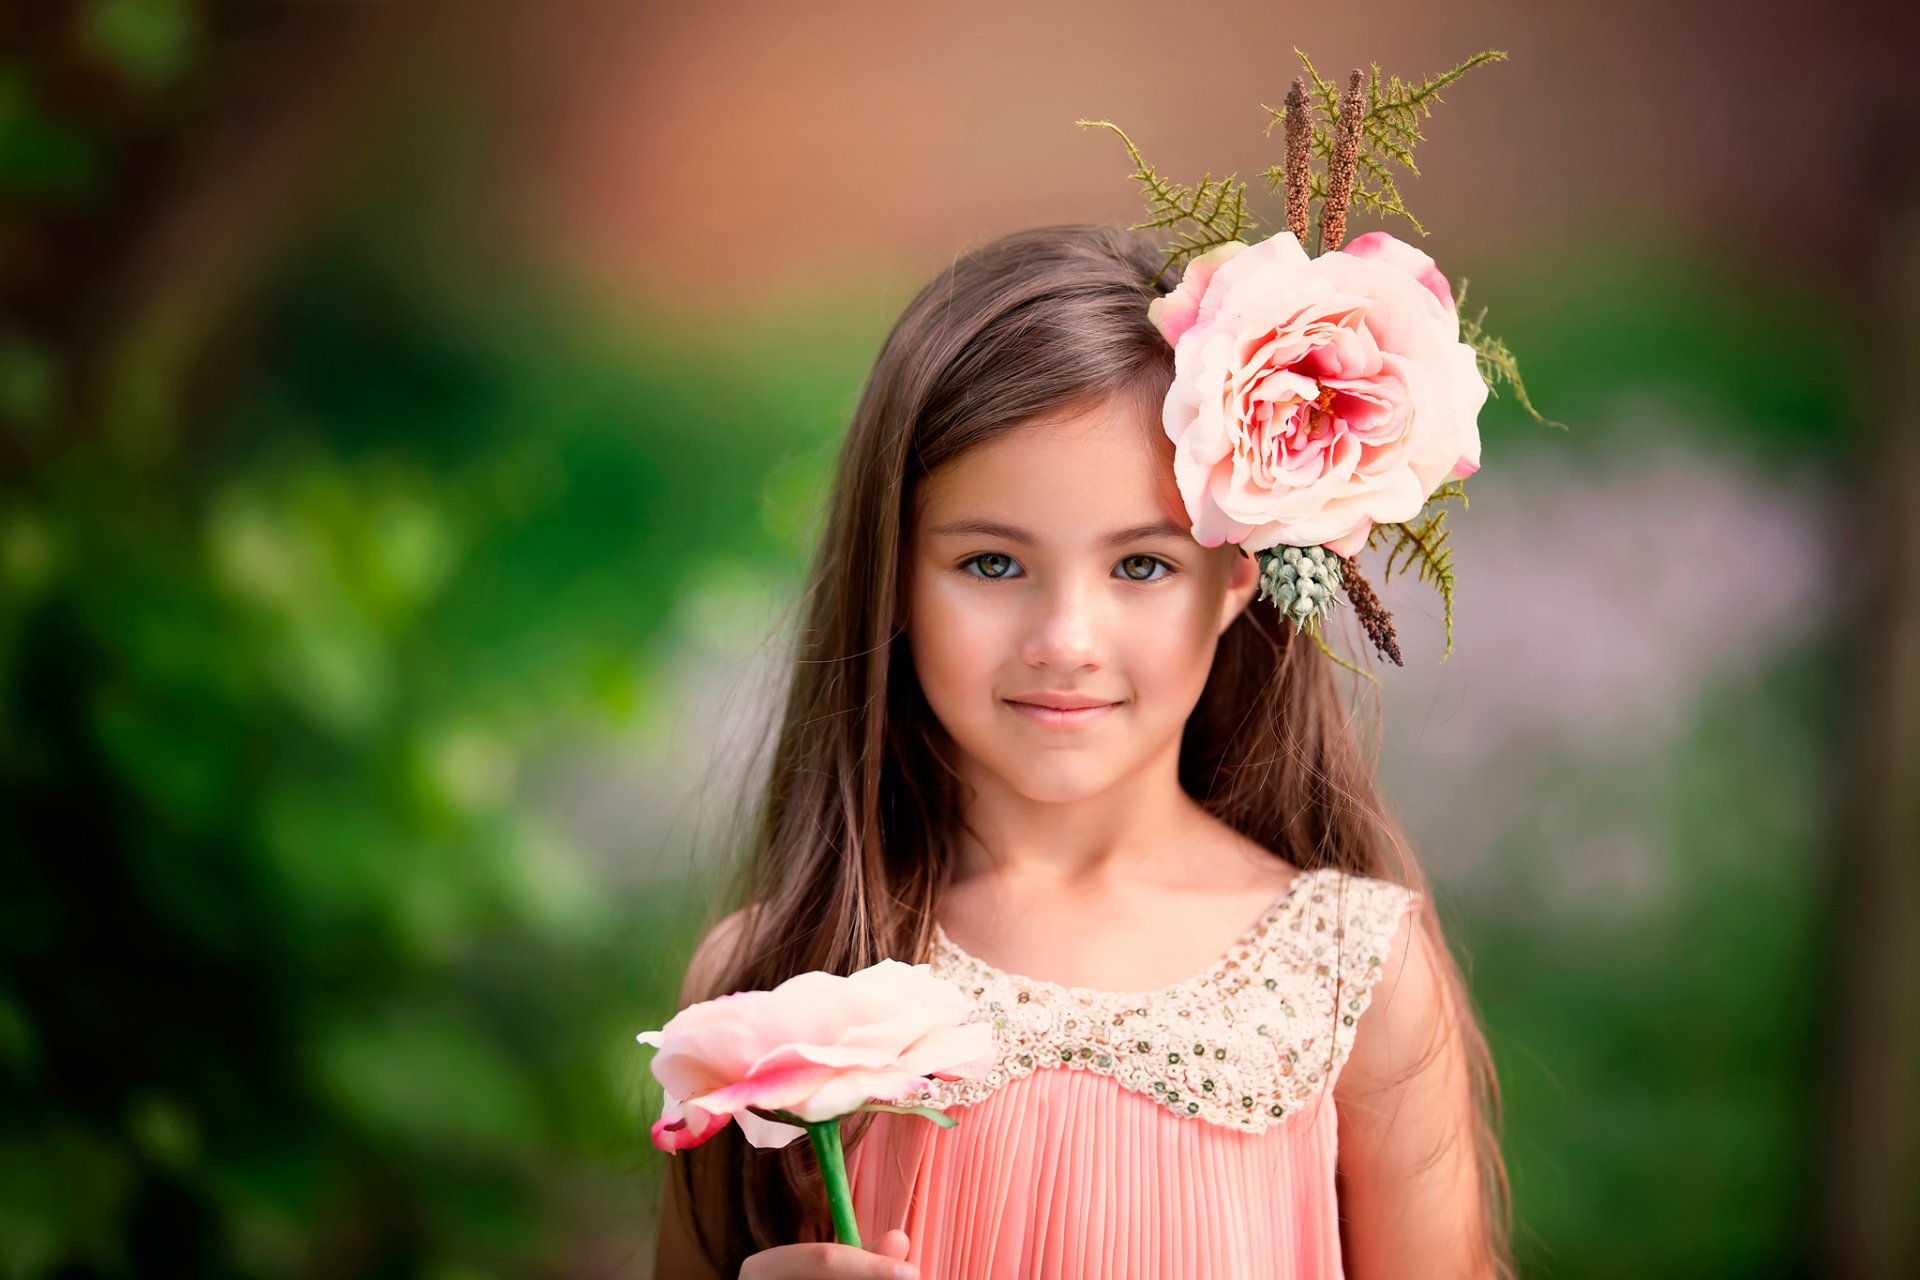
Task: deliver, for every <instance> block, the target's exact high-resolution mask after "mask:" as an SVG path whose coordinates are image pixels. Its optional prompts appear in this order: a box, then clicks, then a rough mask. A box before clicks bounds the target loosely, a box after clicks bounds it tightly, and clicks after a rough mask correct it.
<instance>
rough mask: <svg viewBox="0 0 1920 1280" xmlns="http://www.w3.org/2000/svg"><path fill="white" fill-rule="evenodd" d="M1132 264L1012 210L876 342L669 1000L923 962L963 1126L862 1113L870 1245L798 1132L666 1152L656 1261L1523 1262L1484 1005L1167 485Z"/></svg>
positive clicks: (1169, 372)
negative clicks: (969, 1011)
mask: <svg viewBox="0 0 1920 1280" xmlns="http://www.w3.org/2000/svg"><path fill="white" fill-rule="evenodd" d="M1161 261H1162V255H1161V254H1160V253H1159V252H1158V251H1157V250H1156V249H1155V248H1154V247H1153V246H1151V245H1150V244H1148V243H1147V242H1146V241H1144V240H1143V239H1141V238H1139V237H1138V236H1136V235H1135V234H1133V233H1130V232H1126V231H1121V230H1117V229H1114V228H1108V227H1093V226H1066V227H1047V228H1041V229H1037V230H1030V231H1025V232H1021V233H1018V234H1015V235H1011V236H1008V237H1006V238H1004V239H1002V240H1000V241H998V242H996V243H993V244H990V245H988V246H986V247H984V248H982V249H979V250H977V251H975V252H973V253H971V254H969V255H967V256H965V257H963V258H961V259H959V260H958V261H956V262H955V263H954V264H953V265H952V267H951V268H950V269H948V270H947V271H945V272H943V273H942V274H941V275H940V276H939V277H938V278H937V279H935V280H934V281H933V282H932V283H931V284H930V285H929V286H928V287H927V288H926V289H925V290H923V291H922V292H921V293H920V295H919V296H918V297H917V298H915V299H914V301H913V302H912V303H911V304H910V305H909V306H908V308H907V310H906V312H905V314H904V315H903V316H902V317H901V319H900V321H899V322H898V324H897V325H896V326H895V328H894V331H893V333H892V334H891V335H890V337H889V338H888V340H887V343H886V345H885V347H884V349H883V350H882V352H881V354H880V357H879V360H878V363H877V365H876V366H875V368H874V370H873V373H872V376H871V378H870V380H869V382H868V385H867V387H866V389H865V392H864V395H863V397H862V399H861V402H860V404H859V407H858V409H857V411H856V413H855V415H854V418H853V422H852V426H851V429H850V431H849V434H848V435H847V438H846V442H845V445H844V449H843V452H842V455H841V458H840V463H839V470H838V476H837V480H836V482H835V486H834V489H833V493H832V498H831V503H830V509H829V515H828V519H827V523H826V528H825V532H824V536H823V540H822V542H821V545H820V547H819V551H818V557H817V560H816V562H815V565H814V568H813V571H812V573H811V576H810V581H809V585H808V588H807V592H806V598H805V605H804V609H805V617H804V622H803V624H802V627H801V629H800V631H799V635H798V638H797V641H796V647H797V652H796V654H795V661H794V666H793V679H792V684H791V689H790V692H789V694H788V696H787V700H786V706H785V709H784V713H783V716H782V719H781V724H780V729H779V734H778V738H777V745H776V749H775V752H774V754H773V757H772V763H771V771H770V776H769V778H768V781H767V786H766V792H765V796H764V804H763V806H762V808H761V810H760V812H759V814H758V815H757V816H758V820H759V821H758V828H757V832H756V836H755V839H754V846H753V848H752V851H751V853H752V856H751V859H750V862H749V864H748V865H747V867H746V873H745V876H744V880H743V883H742V885H741V886H740V892H739V897H738V900H737V901H738V903H739V904H740V906H739V909H738V910H735V911H733V912H732V913H731V914H729V915H727V916H726V918H725V919H724V920H722V921H721V922H720V923H719V924H718V925H717V926H716V927H715V928H714V929H713V930H712V931H711V932H709V933H708V935H707V936H706V938H705V939H704V940H703V941H702V943H701V945H700V947H699V948H698V950H697V952H696V954H695V956H694V959H693V961H692V963H691V965H690V966H689V970H688V974H687V980H686V984H685V989H684V992H683V999H684V1001H685V1002H687V1003H691V1002H693V1001H696V1000H702V999H706V998H709V997H711V996H713V995H717V994H720V993H722V992H726V991H733V990H744V989H752V988H771V987H773V986H775V985H777V984H778V983H779V982H781V981H782V980H784V979H786V978H788V977H790V976H792V975H793V974H795V973H798V972H801V971H803V970H809V969H823V970H828V971H831V972H836V973H847V972H851V971H853V970H856V969H859V968H863V967H865V966H867V965H870V964H873V963H875V962H877V961H879V960H881V959H883V958H886V957H894V958H898V959H902V960H907V961H909V962H913V963H928V964H930V965H931V966H932V967H933V970H934V972H936V973H939V974H941V975H943V976H945V977H948V978H950V979H951V980H953V981H954V982H955V983H956V984H958V985H959V986H961V987H962V988H963V989H964V990H965V991H966V992H967V993H968V995H969V996H970V997H972V998H973V999H974V1000H975V1001H976V1003H977V1005H978V1007H979V1010H980V1013H981V1016H983V1017H987V1018H991V1019H992V1020H993V1022H994V1026H995V1030H996V1044H997V1048H996V1055H997V1057H996V1063H995V1065H994V1068H993V1070H992V1072H991V1074H990V1075H988V1076H987V1077H986V1078H985V1079H983V1080H979V1081H958V1082H950V1083H949V1084H948V1085H947V1087H946V1089H945V1090H944V1092H938V1091H937V1092H936V1093H935V1095H933V1096H934V1100H935V1102H936V1103H937V1104H944V1105H945V1108H946V1110H947V1111H948V1113H949V1114H950V1115H952V1116H954V1117H955V1118H956V1119H957V1120H958V1121H959V1123H958V1124H957V1126H955V1127H954V1128H951V1129H942V1128H939V1127H938V1126H935V1125H933V1124H930V1123H928V1122H927V1121H925V1120H924V1119H920V1118H918V1117H913V1116H903V1115H894V1114H884V1113H871V1112H869V1113H862V1114H860V1115H857V1116H854V1117H850V1120H849V1123H848V1125H847V1128H846V1133H845V1137H844V1142H845V1144H846V1147H847V1164H848V1172H849V1177H850V1181H851V1185H852V1189H853V1196H854V1201H855V1207H856V1216H857V1219H858V1223H859V1228H860V1233H861V1238H862V1240H863V1241H867V1242H869V1243H870V1245H871V1248H872V1251H867V1250H863V1249H856V1248H852V1247H848V1246H842V1245H837V1244H831V1243H825V1242H826V1241H830V1240H832V1238H833V1236H832V1232H831V1229H830V1226H829V1225H828V1223H827V1220H826V1216H825V1200H824V1197H823V1195H822V1193H821V1190H820V1185H819V1180H818V1173H817V1171H815V1170H814V1168H813V1167H812V1160H811V1157H810V1154H809V1151H808V1146H807V1144H805V1143H795V1144H793V1145H792V1146H790V1147H786V1148H783V1149H778V1150H762V1149H757V1148H753V1147H750V1146H748V1145H747V1144H746V1143H745V1142H744V1141H743V1140H742V1138H741V1134H740V1132H739V1129H738V1128H737V1127H736V1126H729V1127H728V1129H727V1130H725V1131H724V1132H723V1133H722V1135H721V1136H719V1137H717V1138H715V1139H714V1140H713V1141H711V1142H708V1143H707V1144H706V1145H704V1146H702V1147H700V1148H698V1149H696V1150H692V1151H688V1152H685V1153H683V1154H682V1155H681V1157H680V1158H679V1159H678V1160H676V1161H674V1162H673V1164H674V1168H673V1170H672V1172H671V1173H670V1174H669V1179H668V1193H667V1198H666V1204H665V1207H664V1210H665V1211H664V1213H663V1215H662V1223H661V1228H660V1237H659V1239H660V1244H659V1258H658V1274H659V1275H661V1276H662V1277H668V1278H676V1280H677V1278H678V1277H700V1276H716V1275H717V1276H733V1275H736V1274H737V1275H739V1276H740V1277H742V1278H743V1280H781V1278H785V1277H834V1276H845V1277H872V1278H874V1280H879V1278H880V1277H887V1278H888V1280H893V1278H894V1277H896V1276H913V1275H918V1276H922V1277H928V1278H929V1280H989V1278H991V1280H1012V1278H1014V1277H1020V1278H1026V1277H1043V1278H1048V1280H1055V1278H1058V1280H1067V1278H1081V1277H1084V1278H1085V1280H1114V1278H1118V1277H1141V1278H1143V1280H1144V1278H1154V1280H1177V1278H1178V1277H1186V1276H1192V1277H1201V1276H1204V1277H1209V1278H1215V1280H1240V1278H1243V1277H1288V1278H1291V1277H1302V1278H1305V1277H1313V1278H1315V1280H1322V1278H1326V1277H1339V1276H1342V1275H1345V1276H1349V1277H1358V1278H1360V1280H1406V1278H1408V1277H1418V1278H1421V1280H1443V1278H1451V1277H1483V1276H1495V1275H1500V1276H1505V1275H1509V1274H1511V1262H1510V1259H1509V1255H1508V1250H1507V1242H1506V1229H1505V1223H1506V1220H1507V1216H1508V1209H1507V1188H1506V1179H1505V1175H1504V1171H1503V1169H1502V1166H1501V1163H1500V1156H1499V1150H1498V1146H1497V1143H1496V1141H1495V1138H1494V1135H1493V1132H1492V1128H1491V1121H1492V1118H1493V1117H1494V1116H1495V1115H1496V1114H1497V1104H1498V1093H1497V1089H1496V1087H1495V1085H1494V1081H1493V1076H1492V1071H1491V1067H1490V1064H1489V1060H1488V1055H1487V1051H1486V1047H1485V1043H1484V1040H1483V1039H1482V1036H1481V1034H1480V1032H1479V1030H1478V1028H1477V1026H1476V1025H1475V1020H1474V1017H1473V1014H1472V1012H1471V1008H1470V1003H1469V1001H1468V999H1467V998H1466V995H1465V992H1464V988H1463V983H1462V981H1461V978H1460V974H1459V971H1458V970H1457V968H1456V966H1455V964H1454V962H1453V960H1452V958H1451V956H1450V954H1449V952H1448V949H1447V946H1446V945H1445V942H1444V940H1443V938H1442V936H1441V933H1440V929H1439V925H1438V922H1437V920H1436V917H1435V915H1434V912H1433V909H1432V904H1431V900H1430V898H1429V896H1428V895H1427V893H1426V892H1425V891H1424V889H1423V888H1422V887H1421V886H1423V885H1424V883H1425V882H1424V880H1423V878H1422V877H1421V875H1420V873H1419V870H1418V868H1417V866H1416V865H1415V864H1414V863H1413V861H1412V860H1411V858H1410V857H1407V856H1406V855H1405V854H1404V852H1403V849H1404V841H1403V840H1402V839H1401V837H1400V836H1399V834H1398V833H1397V832H1396V830H1395V828H1394V826H1393V823H1392V821H1391V819H1390V818H1389V816H1388V815H1387V814H1386V812H1385V811H1384V807H1383V805H1382V802H1381V800H1380V797H1379V794H1378V791H1377V789H1376V786H1375V783H1374V780H1373V778H1372V777H1371V776H1370V768H1369V763H1368V761H1367V760H1366V759H1365V758H1364V756H1363V754H1362V751H1361V749H1360V747H1359V744H1358V743H1357V742H1356V740H1355V735H1354V734H1353V732H1352V728H1351V722H1350V716H1349V712H1348V711H1347V709H1346V708H1345V707H1344V706H1343V705H1342V703H1341V698H1340V694H1339V691H1338V687H1337V684H1336V680H1335V667H1334V665H1333V663H1332V662H1331V661H1330V660H1329V659H1328V658H1327V657H1326V655H1325V654H1323V653H1322V652H1320V650H1319V649H1318V648H1317V647H1316V646H1315V645H1314V644H1313V643H1312V641H1311V639H1310V638H1309V637H1307V636H1304V635H1301V634H1298V633H1296V632H1295V629H1294V627H1293V626H1292V625H1291V624H1289V623H1288V622H1286V621H1285V620H1284V619H1283V618H1282V617H1281V615H1280V613H1279V612H1278V611H1277V610H1276V609H1275V607H1274V606H1273V604H1271V603H1270V602H1266V601H1262V600H1258V599H1256V595H1257V588H1258V569H1257V567H1256V564H1255V561H1254V559H1253V558H1251V557H1249V556H1248V555H1247V554H1245V553H1244V552H1243V551H1242V550H1241V549H1240V548H1239V547H1237V546H1235V545H1232V544H1230V543H1229V544H1223V545H1219V546H1214V547H1206V546H1203V545H1201V544H1200V543H1199V542H1198V541H1196V539H1195V537H1194V535H1193V531H1192V522H1191V520H1190V519H1189V517H1188V515H1187V512H1186V511H1185V509H1184V508H1183V506H1182V502H1181V498H1180V493H1179V491H1178V489H1177V488H1176V485H1175V478H1174V472H1173V455H1172V447H1171V445H1170V443H1169V441H1168V438H1167V436H1166V433H1165V432H1164V431H1163V430H1162V428H1161V421H1160V418H1161V406H1162V401H1163V399H1164V397H1165V396H1166V394H1167V389H1168V387H1169V385H1170V383H1171V382H1172V379H1173V376H1174V359H1173V352H1172V350H1171V349H1170V348H1169V346H1168V343H1167V341H1166V340H1165V339H1164V338H1163V337H1162V335H1161V333H1160V332H1158V331H1157V330H1156V328H1155V326H1154V324H1153V323H1151V322H1150V321H1149V319H1148V304H1149V303H1150V302H1152V301H1153V300H1154V299H1155V298H1156V297H1158V296H1160V292H1161V291H1160V290H1158V289H1156V288H1155V286H1154V285H1153V283H1152V282H1153V281H1154V279H1155V276H1156V273H1157V271H1158V269H1159V267H1160V264H1161ZM1363 1014H1365V1015H1366V1016H1364V1017H1363V1016H1362V1015H1363Z"/></svg>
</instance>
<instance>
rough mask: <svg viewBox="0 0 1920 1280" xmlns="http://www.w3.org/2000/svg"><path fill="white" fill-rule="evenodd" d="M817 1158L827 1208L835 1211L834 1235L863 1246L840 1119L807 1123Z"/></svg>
mask: <svg viewBox="0 0 1920 1280" xmlns="http://www.w3.org/2000/svg"><path fill="white" fill-rule="evenodd" d="M807 1138H808V1140H809V1141H811V1142H812V1143H813V1156H814V1159H816V1160H818V1161H819V1162H820V1176H821V1178H822V1179H823V1180H824V1181H825V1182H826V1184H827V1208H828V1209H830V1210H832V1212H833V1237H834V1239H836V1240H838V1241H839V1242H840V1243H841V1244H850V1245H852V1246H853V1247H854V1248H856V1249H858V1248H859V1247H860V1226H859V1224H858V1223H856V1222H855V1221H854V1220H853V1193H852V1191H851V1190H850V1189H849V1188H848V1186H847V1161H846V1157H845V1155H844V1154H843V1153H842V1151H841V1148H840V1122H839V1121H838V1120H822V1121H821V1122H820V1123H819V1124H810V1125H808V1126H807Z"/></svg>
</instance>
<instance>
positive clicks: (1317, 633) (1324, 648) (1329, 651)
mask: <svg viewBox="0 0 1920 1280" xmlns="http://www.w3.org/2000/svg"><path fill="white" fill-rule="evenodd" d="M1305 630H1306V633H1307V634H1308V635H1309V636H1311V637H1313V642H1314V643H1315V644H1317V645H1319V646H1320V652H1322V653H1324V654H1326V655H1327V656H1328V657H1329V658H1332V659H1333V660H1334V661H1335V662H1337V663H1339V664H1340V665H1341V666H1343V667H1345V668H1346V669H1347V670H1349V671H1351V672H1353V673H1354V674H1355V675H1359V676H1363V677H1365V678H1366V679H1367V680H1369V681H1371V682H1372V683H1373V685H1374V687H1375V688H1378V687H1379V685H1380V680H1379V677H1377V676H1375V675H1374V674H1373V672H1371V671H1368V670H1366V669H1365V668H1363V667H1357V666H1355V665H1354V664H1353V663H1351V662H1348V661H1347V660H1346V659H1345V658H1343V657H1341V656H1340V655H1339V654H1337V653H1335V652H1334V651H1333V648H1332V646H1330V645H1328V644H1327V638H1326V636H1324V635H1322V634H1321V632H1322V630H1323V628H1322V627H1321V626H1320V625H1319V623H1318V622H1317V621H1316V622H1315V623H1314V625H1312V626H1309V627H1307V628H1305Z"/></svg>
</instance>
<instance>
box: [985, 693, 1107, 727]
mask: <svg viewBox="0 0 1920 1280" xmlns="http://www.w3.org/2000/svg"><path fill="white" fill-rule="evenodd" d="M1006 702H1007V705H1008V706H1009V707H1012V708H1013V709H1014V710H1015V711H1017V712H1019V713H1020V714H1021V715H1023V716H1026V717H1027V718H1028V719H1029V720H1032V721H1033V722H1034V723H1036V724H1044V725H1047V726H1049V727H1051V728H1055V729H1077V728H1079V727H1080V726H1081V725H1087V724H1092V723H1093V722H1094V721H1096V720H1099V719H1101V718H1102V717H1104V716H1105V715H1106V714H1107V713H1108V712H1110V711H1112V710H1113V709H1114V708H1115V707H1117V706H1119V705H1120V704H1119V703H1117V702H1108V703H1104V704H1102V705H1101V706H1097V707H1075V708H1073V709H1072V710H1070V711H1069V710H1061V709H1059V708H1056V707H1041V706H1035V705H1034V704H1033V703H1031V702H1015V701H1014V700H1013V699H1011V698H1009V699H1007V700H1006Z"/></svg>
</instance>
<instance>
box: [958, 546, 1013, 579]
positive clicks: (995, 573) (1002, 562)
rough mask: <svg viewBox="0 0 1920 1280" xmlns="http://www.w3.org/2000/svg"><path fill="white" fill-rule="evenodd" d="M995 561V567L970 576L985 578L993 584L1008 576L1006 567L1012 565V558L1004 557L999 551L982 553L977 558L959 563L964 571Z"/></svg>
mask: <svg viewBox="0 0 1920 1280" xmlns="http://www.w3.org/2000/svg"><path fill="white" fill-rule="evenodd" d="M996 561H997V562H998V565H997V566H996V567H993V568H990V569H989V570H988V571H987V572H984V573H977V574H974V575H972V576H973V577H977V578H985V579H987V580H988V581H990V582H993V581H998V580H999V579H1001V578H1004V577H1006V576H1008V572H1009V569H1008V566H1011V565H1012V564H1013V557H1012V556H1009V555H1006V554H1004V553H1002V552H999V551H982V552H981V553H980V554H979V555H977V556H969V557H968V558H967V559H965V560H963V561H961V562H960V567H961V568H962V569H963V570H964V569H968V568H971V567H972V566H974V565H977V564H982V563H983V562H996Z"/></svg>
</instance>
